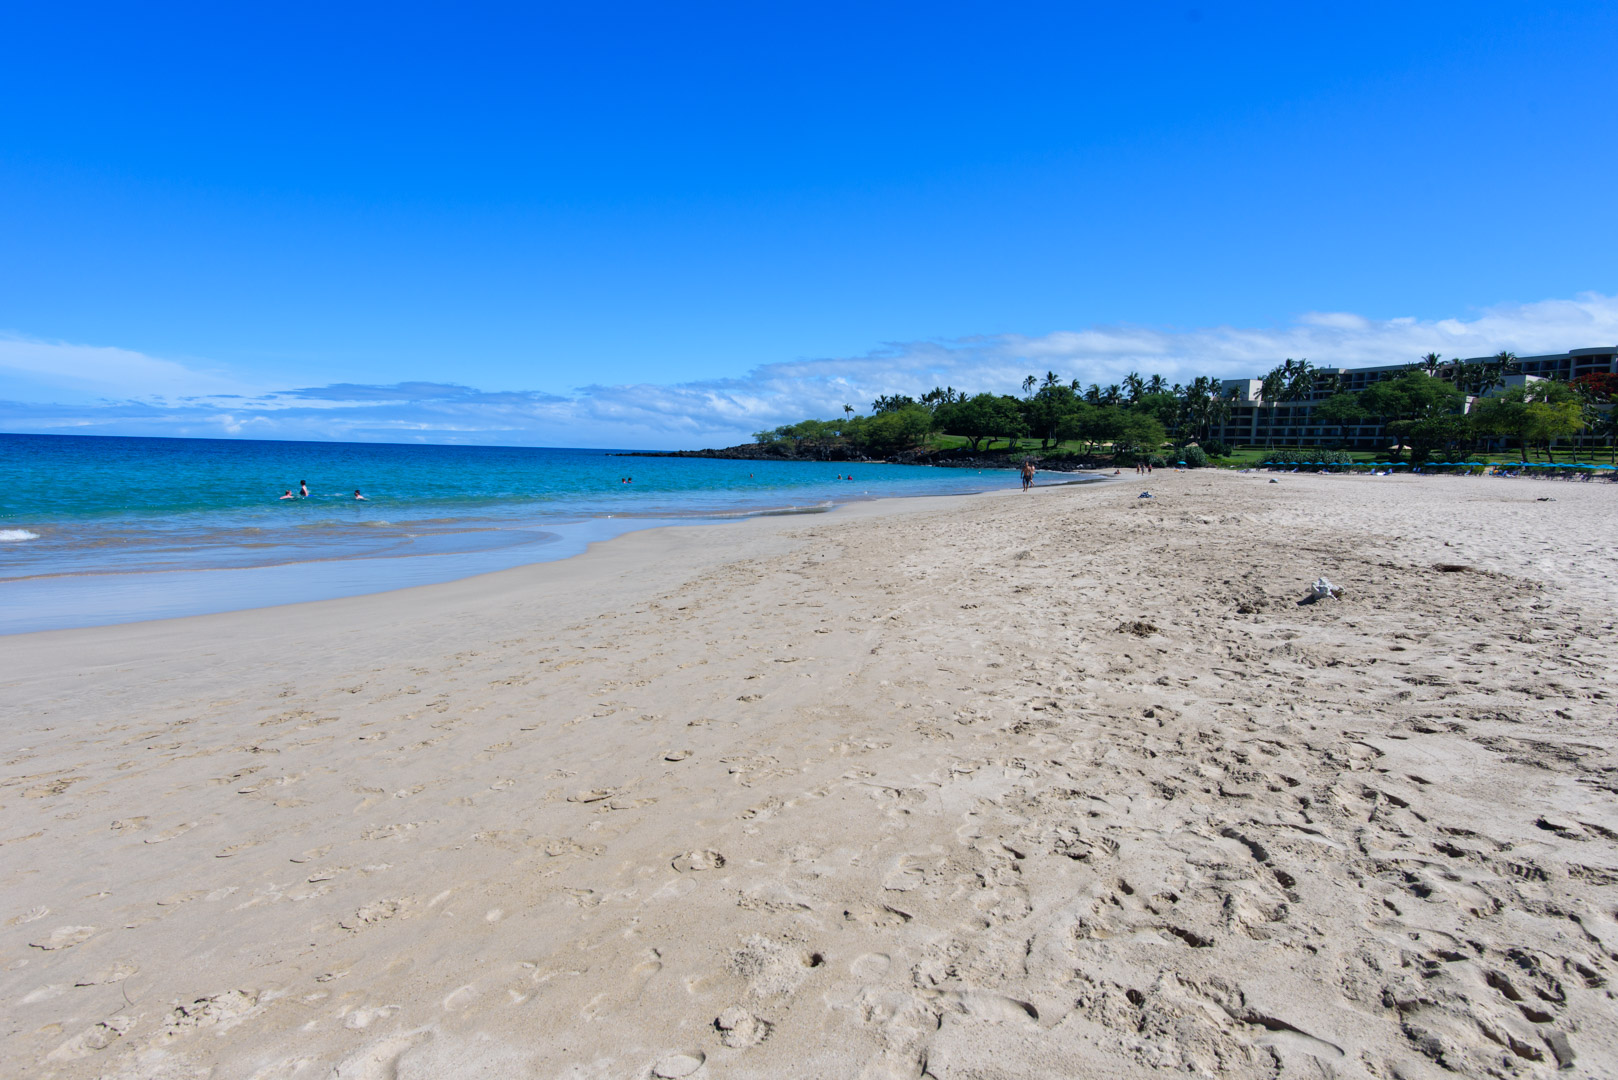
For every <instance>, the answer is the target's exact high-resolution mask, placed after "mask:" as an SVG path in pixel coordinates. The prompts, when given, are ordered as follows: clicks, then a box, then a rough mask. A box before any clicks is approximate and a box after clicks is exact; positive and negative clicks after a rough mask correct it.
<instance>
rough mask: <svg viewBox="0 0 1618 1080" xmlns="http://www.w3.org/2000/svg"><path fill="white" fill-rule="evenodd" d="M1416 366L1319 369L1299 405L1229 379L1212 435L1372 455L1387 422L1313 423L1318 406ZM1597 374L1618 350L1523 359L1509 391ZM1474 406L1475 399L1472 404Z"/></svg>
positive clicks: (1613, 369) (1442, 373) (1612, 365)
mask: <svg viewBox="0 0 1618 1080" xmlns="http://www.w3.org/2000/svg"><path fill="white" fill-rule="evenodd" d="M1494 359H1495V358H1494V357H1492V356H1479V357H1473V358H1472V359H1470V360H1462V361H1460V364H1461V365H1467V364H1488V363H1491V362H1493V361H1494ZM1412 366H1413V365H1411V364H1384V365H1382V366H1380V367H1362V368H1319V367H1317V368H1316V369H1315V372H1316V375H1317V378H1318V382H1317V388H1316V389H1315V391H1314V392H1313V393H1311V394H1310V395H1309V396H1308V397H1307V398H1299V399H1297V400H1294V401H1273V402H1272V401H1265V400H1264V399H1263V394H1262V392H1261V386H1262V384H1261V382H1260V380H1258V379H1225V380H1223V382H1222V383H1221V384H1220V385H1221V387H1222V388H1223V390H1224V393H1225V396H1226V397H1228V398H1230V400H1231V409H1230V417H1229V419H1228V420H1226V421H1225V422H1224V423H1223V424H1219V425H1215V427H1214V429H1213V432H1212V435H1213V437H1214V438H1216V439H1219V440H1221V441H1223V442H1227V443H1232V444H1238V445H1244V446H1342V447H1348V448H1352V449H1357V450H1371V449H1377V448H1379V447H1382V446H1385V445H1386V443H1387V435H1386V433H1385V431H1384V430H1383V425H1384V424H1385V423H1386V421H1385V420H1381V419H1377V420H1365V421H1363V422H1361V423H1358V424H1349V425H1348V426H1346V427H1339V426H1338V425H1336V424H1322V423H1319V422H1317V421H1314V420H1312V419H1311V413H1312V412H1313V410H1314V407H1315V405H1317V404H1318V403H1319V402H1321V401H1322V400H1324V399H1325V398H1328V397H1330V396H1331V395H1332V394H1333V393H1338V392H1347V393H1357V392H1359V391H1361V390H1364V389H1365V388H1366V387H1368V386H1370V385H1371V384H1372V383H1375V382H1379V381H1381V380H1382V379H1385V378H1390V377H1392V376H1395V375H1399V374H1401V373H1403V372H1405V371H1409V370H1410V369H1411V367H1412ZM1455 370H1456V365H1455V364H1451V363H1446V364H1444V365H1441V366H1440V367H1439V368H1438V370H1437V371H1436V373H1435V375H1436V377H1438V378H1453V377H1454V373H1455ZM1596 372H1604V373H1607V374H1618V346H1611V345H1609V346H1606V347H1603V348H1593V349H1573V350H1571V351H1569V352H1563V353H1547V354H1545V355H1543V356H1519V357H1518V358H1517V360H1516V364H1515V370H1514V373H1513V374H1511V375H1508V376H1506V380H1505V384H1504V385H1506V386H1511V385H1515V384H1521V383H1523V382H1526V381H1531V380H1533V379H1562V380H1569V379H1576V378H1578V377H1579V376H1580V375H1589V374H1592V373H1596ZM1334 376H1335V379H1333V377H1334ZM1333 383H1335V385H1333ZM1468 405H1469V406H1470V400H1469V401H1468Z"/></svg>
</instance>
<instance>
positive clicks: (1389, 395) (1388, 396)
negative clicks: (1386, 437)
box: [1359, 371, 1466, 461]
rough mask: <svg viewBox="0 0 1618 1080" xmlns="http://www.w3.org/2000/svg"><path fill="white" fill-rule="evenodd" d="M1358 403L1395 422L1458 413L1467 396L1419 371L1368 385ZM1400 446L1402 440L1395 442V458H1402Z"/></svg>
mask: <svg viewBox="0 0 1618 1080" xmlns="http://www.w3.org/2000/svg"><path fill="white" fill-rule="evenodd" d="M1359 403H1360V407H1361V408H1363V409H1364V410H1365V412H1366V414H1367V415H1369V416H1375V417H1380V418H1382V419H1383V420H1384V421H1386V422H1387V423H1388V424H1389V425H1392V424H1394V423H1398V422H1401V421H1417V420H1431V419H1433V418H1435V417H1439V416H1448V415H1453V414H1457V413H1459V412H1460V411H1461V409H1462V407H1463V406H1464V405H1465V404H1466V395H1465V394H1462V393H1461V392H1460V391H1459V390H1457V389H1456V388H1455V387H1454V386H1452V385H1450V384H1449V383H1447V382H1445V381H1444V380H1443V379H1435V378H1433V377H1431V376H1429V375H1424V374H1422V373H1421V372H1420V371H1406V372H1405V373H1404V374H1403V375H1399V376H1396V377H1395V378H1392V379H1384V380H1382V381H1381V382H1379V383H1373V384H1372V385H1370V386H1368V387H1366V388H1365V389H1364V390H1363V391H1361V392H1360V395H1359ZM1391 430H1392V428H1391V426H1390V431H1391ZM1396 434H1397V433H1396ZM1398 445H1402V440H1401V443H1400V444H1396V445H1395V449H1394V460H1396V461H1397V460H1398V457H1399V450H1398Z"/></svg>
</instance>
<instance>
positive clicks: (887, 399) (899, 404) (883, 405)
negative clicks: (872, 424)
mask: <svg viewBox="0 0 1618 1080" xmlns="http://www.w3.org/2000/svg"><path fill="white" fill-rule="evenodd" d="M915 403H916V400H915V398H912V397H907V396H906V395H904V394H883V395H882V396H881V397H879V398H877V399H876V400H875V401H873V402H871V412H872V413H873V414H881V413H885V412H893V411H894V410H896V409H903V408H907V407H909V406H911V405H914V404H915Z"/></svg>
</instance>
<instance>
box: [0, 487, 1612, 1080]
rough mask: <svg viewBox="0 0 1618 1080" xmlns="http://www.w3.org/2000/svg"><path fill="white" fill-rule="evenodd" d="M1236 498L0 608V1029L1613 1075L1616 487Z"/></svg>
mask: <svg viewBox="0 0 1618 1080" xmlns="http://www.w3.org/2000/svg"><path fill="white" fill-rule="evenodd" d="M1268 479H1269V477H1267V476H1264V475H1256V474H1255V475H1251V476H1241V475H1222V474H1218V473H1212V472H1209V471H1193V472H1190V473H1183V474H1173V473H1169V474H1159V475H1156V476H1154V477H1153V478H1152V481H1151V490H1152V491H1153V492H1154V494H1155V495H1156V496H1157V497H1156V498H1154V499H1153V500H1139V501H1137V500H1136V494H1137V491H1136V490H1135V489H1134V488H1132V487H1130V486H1129V485H1122V486H1119V485H1112V486H1107V485H1096V486H1094V487H1093V488H1091V489H1090V490H1088V491H1084V492H1082V493H1080V492H1076V491H1072V490H1067V491H1064V490H1063V487H1061V486H1056V487H1050V488H1042V489H1039V490H1036V491H1035V492H1033V493H1032V494H1030V495H1027V496H1023V495H1021V493H1019V492H1015V491H1007V492H997V493H989V494H982V495H976V496H971V497H969V498H965V499H962V498H957V497H954V496H937V497H931V498H918V499H905V500H878V501H874V502H868V503H860V504H855V505H853V506H849V507H847V508H845V509H843V510H840V511H838V512H837V513H833V514H825V515H813V516H807V517H802V516H800V517H787V518H753V519H748V520H745V521H737V522H729V523H724V524H723V525H720V526H715V529H722V530H723V531H715V530H714V529H700V530H699V529H684V528H666V529H653V530H641V531H636V532H632V533H629V534H626V535H624V536H620V537H617V538H614V539H612V540H609V541H606V542H603V543H600V544H597V545H594V546H592V547H591V549H590V550H589V552H587V553H586V554H585V555H584V556H582V557H580V558H577V559H571V560H567V561H563V562H551V563H542V564H535V565H530V566H525V567H521V568H518V569H514V570H507V571H501V572H499V573H494V574H488V575H483V576H480V577H475V578H467V579H462V580H460V581H456V582H452V583H448V584H442V585H425V586H420V587H417V588H413V589H408V590H401V591H397V592H391V593H378V594H371V595H367V596H359V597H352V598H346V599H339V600H328V601H320V602H315V603H309V604H302V605H289V606H282V607H275V608H265V609H258V610H252V611H239V612H233V613H227V614H221V615H207V616H196V617H191V618H183V619H173V620H165V621H161V622H149V623H140V624H124V625H114V626H101V627H94V628H87V629H78V630H62V631H49V632H44V633H38V634H31V635H20V636H16V637H12V638H9V639H8V640H7V642H6V644H7V647H8V649H10V650H11V652H10V653H9V654H8V655H9V658H11V659H12V663H11V664H10V665H8V671H7V673H6V674H5V676H4V677H3V682H0V686H3V689H4V693H5V696H6V700H7V701H8V703H9V704H11V705H12V706H13V709H12V711H13V712H14V714H15V715H16V716H17V717H18V720H17V721H16V722H14V723H13V724H11V725H8V726H7V727H5V728H0V760H3V761H5V762H6V772H5V773H4V775H3V777H0V807H3V808H4V809H5V810H6V821H7V823H8V824H7V828H6V830H5V831H4V832H3V833H0V881H4V883H5V886H6V894H7V896H8V899H9V900H10V909H9V910H8V911H6V912H4V913H0V915H3V918H0V1001H3V1002H4V1003H5V1009H6V1011H7V1013H8V1015H10V1016H13V1017H15V1022H14V1023H13V1024H12V1025H10V1026H9V1028H8V1031H7V1032H6V1033H5V1034H3V1035H0V1039H4V1041H5V1045H4V1053H5V1056H6V1060H10V1061H12V1062H14V1063H15V1068H16V1070H17V1073H18V1075H19V1076H20V1077H26V1078H40V1080H44V1078H45V1077H47V1076H49V1077H52V1078H56V1080H75V1078H79V1077H86V1078H88V1077H105V1078H108V1080H135V1078H136V1077H150V1076H156V1075H175V1076H180V1075H192V1074H205V1073H206V1072H207V1071H209V1070H212V1071H213V1073H214V1074H215V1075H233V1076H234V1075H242V1076H263V1077H288V1078H292V1077H300V1076H320V1075H328V1074H331V1073H333V1072H335V1073H336V1074H337V1075H343V1076H346V1075H355V1076H369V1075H386V1074H388V1073H392V1074H393V1075H396V1076H398V1077H401V1078H406V1080H408V1078H411V1077H424V1076H435V1075H436V1076H449V1075H480V1074H483V1073H494V1074H503V1075H538V1076H563V1075H614V1076H626V1077H636V1078H642V1080H647V1078H650V1077H652V1076H654V1075H655V1076H664V1077H667V1076H672V1075H689V1076H694V1077H696V1078H697V1080H700V1078H701V1077H702V1076H704V1075H726V1076H734V1077H739V1078H752V1077H761V1078H762V1077H766V1076H779V1075H806V1074H814V1075H838V1076H844V1075H847V1076H853V1075H868V1076H871V1077H873V1078H874V1077H887V1076H902V1077H910V1078H920V1077H922V1076H923V1075H924V1073H925V1074H928V1075H931V1076H935V1077H938V1078H939V1080H948V1078H949V1077H960V1076H996V1075H1049V1074H1069V1075H1079V1076H1096V1077H1101V1076H1107V1077H1114V1076H1120V1077H1145V1076H1148V1075H1151V1074H1153V1073H1154V1072H1159V1071H1161V1070H1163V1069H1173V1070H1181V1071H1184V1070H1189V1071H1192V1072H1199V1071H1200V1072H1204V1073H1218V1074H1220V1075H1227V1076H1233V1077H1242V1078H1246V1077H1254V1078H1257V1077H1273V1076H1274V1075H1276V1074H1277V1073H1280V1074H1282V1075H1285V1074H1286V1073H1288V1072H1291V1071H1293V1070H1299V1071H1301V1072H1303V1073H1305V1074H1307V1073H1309V1072H1310V1070H1313V1071H1314V1072H1315V1073H1319V1072H1321V1071H1322V1070H1324V1069H1331V1070H1343V1071H1354V1070H1359V1071H1367V1072H1373V1071H1374V1072H1380V1073H1381V1074H1383V1075H1392V1074H1393V1073H1394V1072H1395V1071H1397V1072H1398V1073H1400V1074H1402V1075H1404V1076H1407V1077H1411V1078H1413V1080H1427V1078H1436V1077H1438V1076H1440V1075H1443V1074H1444V1073H1445V1072H1446V1070H1448V1071H1450V1072H1455V1071H1459V1072H1462V1073H1468V1072H1473V1073H1480V1072H1487V1071H1489V1070H1490V1069H1496V1068H1497V1067H1498V1066H1499V1065H1500V1064H1501V1062H1502V1061H1504V1060H1506V1059H1505V1058H1504V1057H1503V1056H1502V1055H1508V1054H1509V1055H1510V1060H1511V1061H1512V1062H1514V1063H1515V1064H1513V1065H1512V1067H1513V1068H1515V1069H1517V1070H1518V1071H1520V1072H1523V1073H1524V1075H1541V1074H1543V1075H1546V1076H1549V1075H1552V1074H1553V1073H1554V1072H1555V1070H1556V1068H1557V1066H1558V1064H1560V1063H1561V1062H1562V1061H1563V1059H1564V1057H1566V1058H1567V1059H1568V1060H1573V1059H1576V1061H1577V1068H1578V1069H1579V1070H1580V1071H1581V1072H1583V1073H1587V1074H1590V1075H1594V1074H1598V1073H1602V1072H1606V1071H1611V1069H1612V1067H1613V1066H1614V1065H1615V1064H1618V1054H1615V1052H1614V1051H1613V1049H1612V1048H1613V1047H1614V1046H1615V1045H1618V1020H1614V1018H1613V1016H1612V1012H1611V1008H1610V998H1609V996H1608V994H1607V990H1606V986H1607V985H1608V984H1607V982H1606V981H1605V980H1606V979H1607V977H1608V976H1609V975H1610V974H1613V973H1615V972H1618V920H1614V919H1613V917H1612V915H1611V909H1612V903H1611V897H1612V890H1613V888H1615V887H1618V790H1614V788H1613V785H1612V781H1611V777H1612V775H1614V770H1615V769H1618V731H1615V730H1614V728H1615V725H1614V721H1613V718H1612V713H1611V703H1612V701H1613V700H1618V675H1615V674H1614V672H1615V671H1618V656H1615V655H1613V653H1614V649H1615V645H1614V640H1615V639H1614V634H1613V631H1614V628H1615V626H1618V589H1615V581H1618V541H1615V540H1614V536H1618V498H1614V492H1613V491H1611V490H1610V489H1607V488H1605V487H1601V488H1588V487H1586V486H1583V485H1579V486H1570V487H1569V488H1568V489H1567V491H1566V493H1565V494H1564V492H1563V491H1561V490H1558V491H1557V492H1556V495H1557V501H1555V502H1552V503H1540V502H1538V501H1537V499H1536V497H1535V496H1537V495H1539V494H1541V493H1542V491H1541V489H1539V488H1538V487H1537V486H1536V487H1533V488H1529V489H1524V488H1522V487H1520V486H1518V485H1497V486H1489V485H1479V484H1477V483H1467V482H1463V481H1461V480H1449V479H1446V478H1417V479H1407V478H1400V477H1392V478H1383V479H1378V480H1377V481H1375V482H1374V483H1371V482H1367V483H1364V484H1354V483H1351V482H1349V483H1345V482H1344V481H1343V480H1341V479H1339V478H1329V479H1328V478H1317V477H1303V476H1299V477H1289V478H1288V479H1287V481H1286V482H1285V483H1283V484H1281V485H1277V486H1270V485H1269V484H1268ZM1439 564H1445V565H1454V566H1459V567H1464V569H1459V570H1455V571H1446V570H1441V569H1439ZM1321 574H1325V575H1326V576H1328V577H1330V578H1331V579H1332V581H1333V583H1334V584H1336V585H1338V586H1339V587H1340V589H1341V593H1342V595H1341V598H1340V599H1339V600H1334V601H1323V602H1320V603H1315V604H1303V603H1300V602H1299V601H1300V599H1301V598H1302V596H1303V592H1304V589H1305V588H1306V587H1307V585H1308V582H1309V581H1311V580H1312V579H1313V578H1314V577H1316V576H1319V575H1321ZM1501 986H1509V987H1510V989H1511V991H1512V993H1507V992H1506V991H1504V990H1501V989H1499V987H1501ZM1513 994H1515V996H1513ZM1524 1002H1526V1003H1527V1004H1528V1005H1529V1006H1530V1007H1531V1009H1525V1008H1523V1007H1520V1006H1521V1003H1524ZM1143 1032H1145V1033H1147V1034H1145V1035H1143V1034H1142V1033H1143ZM1490 1032H1495V1033H1496V1034H1501V1033H1504V1036H1506V1037H1509V1039H1511V1040H1515V1044H1516V1045H1517V1046H1519V1047H1522V1048H1526V1049H1527V1050H1531V1051H1532V1054H1530V1053H1527V1052H1526V1051H1525V1050H1518V1051H1516V1052H1513V1051H1511V1050H1510V1049H1509V1048H1508V1047H1506V1046H1505V1045H1504V1044H1502V1043H1501V1042H1500V1041H1499V1040H1498V1039H1497V1038H1496V1037H1495V1035H1491V1034H1489V1033H1490ZM682 1070H684V1071H682ZM703 1070H706V1071H703Z"/></svg>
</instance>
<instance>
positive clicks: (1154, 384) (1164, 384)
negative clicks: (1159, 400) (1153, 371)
mask: <svg viewBox="0 0 1618 1080" xmlns="http://www.w3.org/2000/svg"><path fill="white" fill-rule="evenodd" d="M1168 388H1169V382H1168V380H1167V379H1165V378H1163V376H1161V375H1153V376H1152V377H1151V378H1150V379H1147V380H1146V392H1147V393H1148V394H1162V393H1166V392H1167V391H1168Z"/></svg>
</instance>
